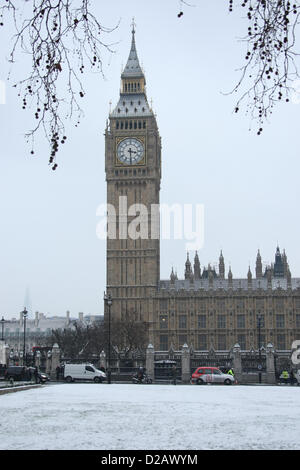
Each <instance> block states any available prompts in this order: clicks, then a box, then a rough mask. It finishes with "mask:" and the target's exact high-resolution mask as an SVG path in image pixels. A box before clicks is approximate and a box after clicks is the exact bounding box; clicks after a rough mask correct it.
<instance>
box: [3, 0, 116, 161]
mask: <svg viewBox="0 0 300 470" xmlns="http://www.w3.org/2000/svg"><path fill="white" fill-rule="evenodd" d="M28 3H31V4H32V15H31V16H30V17H29V18H27V19H23V20H22V21H21V24H19V22H18V20H17V15H16V12H17V4H18V2H17V1H13V0H9V1H7V2H6V4H5V5H4V6H2V7H0V19H1V23H2V24H3V18H4V16H5V15H7V14H11V15H12V18H13V21H14V25H15V28H16V34H15V37H14V44H13V47H12V51H11V54H10V61H11V62H12V63H14V62H15V61H16V55H17V53H18V52H23V53H26V54H30V55H31V59H32V67H31V71H30V72H29V74H28V76H27V77H26V78H24V79H22V80H19V81H18V82H17V83H15V84H14V86H15V87H16V88H17V89H18V95H19V96H20V97H21V99H22V108H23V109H26V108H27V107H28V106H30V108H33V109H34V117H35V119H36V125H35V126H34V127H33V129H31V130H30V131H29V132H28V133H27V134H26V137H27V140H30V139H31V141H32V150H31V153H32V154H33V153H34V150H33V147H34V138H35V136H36V134H37V132H38V131H39V130H43V132H44V134H45V136H46V138H47V139H48V141H49V143H50V149H51V151H50V158H49V164H50V165H51V166H52V169H53V170H55V169H56V167H57V163H56V162H55V160H56V154H57V151H58V149H59V146H60V144H64V143H65V141H66V138H67V137H66V135H65V120H66V119H67V118H70V119H71V120H75V119H76V126H77V125H78V124H79V123H80V119H81V118H82V116H83V111H82V108H81V103H80V100H81V99H82V98H83V97H84V95H85V91H84V88H83V85H82V81H81V77H82V74H83V73H84V71H85V67H86V65H87V64H88V65H89V66H90V68H91V69H92V70H95V71H97V72H100V73H102V74H103V67H102V66H103V63H102V52H103V50H107V51H108V52H113V50H112V49H111V46H112V45H110V44H107V43H106V42H104V39H103V36H104V34H105V33H110V32H112V31H113V30H114V29H116V28H117V26H118V25H117V26H116V27H114V28H105V27H104V26H103V25H102V24H101V23H100V22H99V21H98V19H97V18H96V16H95V15H94V14H93V13H92V11H91V9H90V0H55V1H54V0H30V1H29V2H28Z"/></svg>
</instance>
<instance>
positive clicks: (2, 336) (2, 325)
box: [0, 317, 5, 341]
mask: <svg viewBox="0 0 300 470" xmlns="http://www.w3.org/2000/svg"><path fill="white" fill-rule="evenodd" d="M0 322H1V341H4V335H3V329H4V323H5V320H4V317H2V318H1V320H0Z"/></svg>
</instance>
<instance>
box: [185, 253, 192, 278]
mask: <svg viewBox="0 0 300 470" xmlns="http://www.w3.org/2000/svg"><path fill="white" fill-rule="evenodd" d="M192 274H193V271H192V265H191V262H190V258H189V254H188V253H187V258H186V262H185V272H184V278H185V279H191V277H192Z"/></svg>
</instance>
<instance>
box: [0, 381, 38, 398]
mask: <svg viewBox="0 0 300 470" xmlns="http://www.w3.org/2000/svg"><path fill="white" fill-rule="evenodd" d="M39 387H41V384H23V385H9V383H8V384H7V387H2V388H0V395H4V394H6V393H13V392H20V391H22V390H30V389H31V388H39Z"/></svg>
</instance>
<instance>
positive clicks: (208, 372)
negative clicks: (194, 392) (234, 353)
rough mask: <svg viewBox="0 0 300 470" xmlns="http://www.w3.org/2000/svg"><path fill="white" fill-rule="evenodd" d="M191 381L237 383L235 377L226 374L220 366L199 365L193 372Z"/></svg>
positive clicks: (194, 382) (201, 383) (195, 382)
mask: <svg viewBox="0 0 300 470" xmlns="http://www.w3.org/2000/svg"><path fill="white" fill-rule="evenodd" d="M191 383H192V384H197V385H204V384H208V383H214V384H225V385H232V384H234V383H236V380H235V378H234V377H233V376H232V375H230V374H225V373H224V372H222V371H221V370H220V369H219V368H218V367H197V369H196V370H195V372H194V373H193V374H192V377H191Z"/></svg>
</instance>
